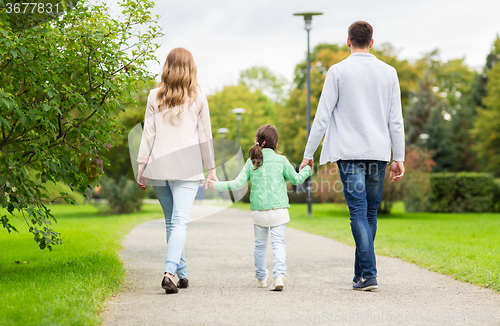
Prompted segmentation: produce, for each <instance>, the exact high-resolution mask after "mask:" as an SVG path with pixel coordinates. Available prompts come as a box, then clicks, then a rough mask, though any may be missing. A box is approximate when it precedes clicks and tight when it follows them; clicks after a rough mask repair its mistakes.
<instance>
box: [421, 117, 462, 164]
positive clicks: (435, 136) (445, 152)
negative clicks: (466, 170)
mask: <svg viewBox="0 0 500 326" xmlns="http://www.w3.org/2000/svg"><path fill="white" fill-rule="evenodd" d="M443 113H444V111H443V110H441V109H440V108H439V107H436V108H434V109H433V110H432V112H431V116H430V119H429V121H428V123H427V124H426V125H425V129H424V132H425V133H426V134H428V135H429V139H427V141H426V142H425V144H424V147H425V148H427V149H428V150H430V151H431V152H432V160H433V161H434V162H435V163H436V165H435V166H434V169H433V171H434V172H455V171H458V164H459V162H458V158H457V154H458V153H457V149H456V147H455V144H454V143H453V139H452V134H451V128H450V121H447V120H446V119H444V118H443Z"/></svg>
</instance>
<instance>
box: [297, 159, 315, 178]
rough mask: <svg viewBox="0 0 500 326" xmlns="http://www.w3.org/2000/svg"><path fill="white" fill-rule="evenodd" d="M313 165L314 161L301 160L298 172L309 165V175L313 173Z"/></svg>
mask: <svg viewBox="0 0 500 326" xmlns="http://www.w3.org/2000/svg"><path fill="white" fill-rule="evenodd" d="M313 164H314V159H311V160H308V159H306V158H305V159H303V160H302V163H300V168H299V172H300V170H302V169H303V168H304V167H305V166H306V165H309V166H310V167H311V174H312V173H313V172H314V171H313Z"/></svg>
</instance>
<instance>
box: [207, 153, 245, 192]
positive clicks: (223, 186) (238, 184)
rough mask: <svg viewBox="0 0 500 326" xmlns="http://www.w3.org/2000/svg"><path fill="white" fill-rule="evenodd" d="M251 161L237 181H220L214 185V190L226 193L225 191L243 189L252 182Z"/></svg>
mask: <svg viewBox="0 0 500 326" xmlns="http://www.w3.org/2000/svg"><path fill="white" fill-rule="evenodd" d="M248 162H249V160H248V161H247V163H245V165H244V166H243V169H242V170H241V172H240V174H238V176H237V177H236V179H234V180H232V181H218V182H215V183H214V190H218V191H224V190H238V189H241V188H243V186H244V185H245V184H246V183H247V182H248V180H250V165H249V164H248Z"/></svg>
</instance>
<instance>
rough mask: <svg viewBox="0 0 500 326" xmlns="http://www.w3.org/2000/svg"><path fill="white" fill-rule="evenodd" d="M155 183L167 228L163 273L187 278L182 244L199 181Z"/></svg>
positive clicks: (184, 240) (154, 187)
mask: <svg viewBox="0 0 500 326" xmlns="http://www.w3.org/2000/svg"><path fill="white" fill-rule="evenodd" d="M163 182H165V183H164V185H163V184H161V185H160V182H159V181H157V180H156V181H155V182H154V183H155V185H154V186H153V189H154V191H155V194H156V197H158V200H159V201H160V204H161V207H162V209H163V213H164V215H165V226H166V228H167V259H166V262H165V273H169V274H172V275H175V274H177V276H178V277H179V278H180V279H184V278H186V277H187V276H188V272H187V269H186V260H185V258H184V244H185V243H186V230H187V226H188V222H189V215H190V214H191V208H192V207H193V203H194V199H195V197H196V193H197V191H198V186H199V184H200V183H199V181H183V180H168V181H161V183H163Z"/></svg>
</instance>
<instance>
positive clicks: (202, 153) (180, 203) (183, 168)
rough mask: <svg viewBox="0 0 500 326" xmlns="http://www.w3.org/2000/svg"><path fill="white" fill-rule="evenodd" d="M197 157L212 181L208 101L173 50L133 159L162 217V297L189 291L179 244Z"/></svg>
mask: <svg viewBox="0 0 500 326" xmlns="http://www.w3.org/2000/svg"><path fill="white" fill-rule="evenodd" d="M202 158H203V162H204V165H205V168H206V169H208V170H209V175H208V179H209V180H217V177H216V175H215V161H214V150H213V144H212V128H211V125H210V115H209V111H208V102H207V98H206V96H205V95H204V94H203V93H202V92H201V91H200V90H199V86H198V83H197V80H196V66H195V64H194V61H193V56H192V55H191V53H190V52H189V51H187V50H186V49H183V48H176V49H173V50H172V51H170V53H169V54H168V56H167V60H166V61H165V64H164V66H163V72H162V75H161V81H160V83H159V84H158V85H157V87H156V88H154V89H152V90H151V91H150V92H149V95H148V101H147V108H146V114H145V119H144V130H143V134H142V139H141V145H140V148H139V154H138V158H137V161H138V162H139V170H138V173H137V184H138V185H139V187H140V188H141V189H143V190H145V189H146V185H145V179H148V180H151V183H152V185H153V189H154V191H155V193H156V196H157V197H158V199H159V201H160V204H161V206H162V209H163V212H164V214H165V224H166V229H167V244H168V246H167V259H166V262H165V275H164V277H163V280H162V283H161V285H162V288H163V289H165V292H166V293H177V292H178V287H180V288H187V287H188V286H189V282H188V279H187V275H188V273H187V269H186V262H185V260H184V244H185V242H186V230H187V225H188V221H189V214H190V212H191V207H192V206H193V202H194V199H195V197H196V193H197V190H198V187H199V185H202V184H203V183H204V181H205V178H204V175H203V166H202ZM146 164H147V165H146ZM175 274H177V276H178V277H179V281H178V283H177V286H176V285H175V283H174V276H175Z"/></svg>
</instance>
